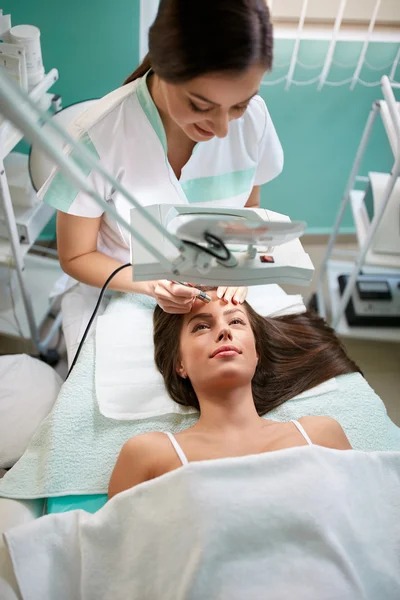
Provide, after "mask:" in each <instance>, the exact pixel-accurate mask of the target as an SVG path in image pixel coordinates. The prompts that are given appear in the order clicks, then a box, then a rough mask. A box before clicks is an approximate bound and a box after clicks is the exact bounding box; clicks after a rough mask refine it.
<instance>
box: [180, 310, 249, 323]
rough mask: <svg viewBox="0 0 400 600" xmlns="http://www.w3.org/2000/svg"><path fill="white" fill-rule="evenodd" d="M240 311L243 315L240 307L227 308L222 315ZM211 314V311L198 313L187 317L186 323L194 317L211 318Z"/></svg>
mask: <svg viewBox="0 0 400 600" xmlns="http://www.w3.org/2000/svg"><path fill="white" fill-rule="evenodd" d="M236 312H240V313H242V314H243V315H244V314H245V313H244V312H243V310H241V309H240V308H229V309H228V310H224V316H227V315H232V314H233V313H236ZM212 317H213V315H212V314H211V313H198V314H197V315H194V316H193V317H191V318H190V319H189V321H188V322H187V325H188V326H189V325H190V323H191V322H192V321H194V320H195V319H212Z"/></svg>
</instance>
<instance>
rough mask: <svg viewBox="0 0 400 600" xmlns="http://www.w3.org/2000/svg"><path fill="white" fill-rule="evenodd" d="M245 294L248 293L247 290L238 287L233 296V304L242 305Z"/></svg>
mask: <svg viewBox="0 0 400 600" xmlns="http://www.w3.org/2000/svg"><path fill="white" fill-rule="evenodd" d="M247 292H248V288H247V287H239V288H237V289H236V292H235V295H234V296H233V300H232V302H233V303H234V304H243V302H244V301H245V300H246V298H247Z"/></svg>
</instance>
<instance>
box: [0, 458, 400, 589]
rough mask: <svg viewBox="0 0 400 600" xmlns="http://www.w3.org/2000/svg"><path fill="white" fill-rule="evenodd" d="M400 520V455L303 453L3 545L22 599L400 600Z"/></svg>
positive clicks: (63, 521)
mask: <svg viewBox="0 0 400 600" xmlns="http://www.w3.org/2000/svg"><path fill="white" fill-rule="evenodd" d="M399 512H400V453H389V452H385V453H383V452H374V453H370V454H368V453H363V452H357V451H351V450H350V451H339V450H331V449H327V448H321V447H317V446H307V447H300V448H290V449H287V450H281V451H276V452H270V453H266V454H262V455H258V456H246V457H241V458H229V459H219V460H212V461H203V462H197V463H190V464H189V465H188V466H185V467H182V468H180V469H178V470H176V471H173V472H171V473H167V474H166V475H164V476H162V477H159V478H157V479H155V480H152V481H150V482H146V483H144V484H141V485H139V486H137V487H136V488H133V489H131V490H128V491H126V492H124V493H122V494H119V495H118V496H116V497H115V498H113V500H112V501H110V502H109V503H108V504H107V505H106V506H105V507H104V508H102V509H101V510H100V511H99V512H98V513H96V514H95V515H89V514H88V513H85V512H84V511H73V512H70V513H64V514H62V515H50V516H47V517H43V518H41V519H38V520H37V521H35V522H33V523H30V524H28V525H26V526H23V527H19V528H17V529H14V530H11V531H9V532H7V533H6V535H5V538H6V543H7V545H8V548H9V552H10V555H11V559H12V563H13V567H14V572H15V575H16V578H17V581H18V584H19V588H20V590H21V594H22V597H23V600H42V599H43V598H57V600H70V599H71V598H96V600H102V599H107V600H108V599H109V598H112V599H113V600H125V599H126V598H151V599H152V600H158V599H160V600H204V599H205V598H221V599H228V598H229V600H243V598H251V600H261V599H264V598H267V597H268V598H273V599H274V600H287V599H288V598H296V599H298V600H333V599H335V600H336V599H339V598H340V600H355V599H356V598H357V599H358V598H360V599H361V598H362V599H363V600H377V599H378V598H379V600H398V598H399V597H400V553H399V548H400V518H399ZM110 548H112V551H110Z"/></svg>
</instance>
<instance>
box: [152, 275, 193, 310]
mask: <svg viewBox="0 0 400 600" xmlns="http://www.w3.org/2000/svg"><path fill="white" fill-rule="evenodd" d="M193 289H194V288H186V287H185V286H183V285H179V284H176V283H173V282H171V281H167V280H161V281H158V282H157V285H156V287H155V289H154V293H155V296H156V298H157V301H158V300H160V299H162V300H163V301H167V302H172V303H174V302H175V303H176V304H182V303H189V302H190V301H191V300H192V299H193V298H195V297H196V293H195V292H193ZM182 290H183V291H182ZM197 293H198V292H197Z"/></svg>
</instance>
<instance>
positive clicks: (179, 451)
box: [164, 431, 189, 466]
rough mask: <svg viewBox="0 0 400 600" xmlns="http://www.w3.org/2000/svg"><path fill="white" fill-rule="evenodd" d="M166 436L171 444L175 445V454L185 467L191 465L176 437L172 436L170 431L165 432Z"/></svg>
mask: <svg viewBox="0 0 400 600" xmlns="http://www.w3.org/2000/svg"><path fill="white" fill-rule="evenodd" d="M164 433H165V435H167V436H168V437H169V439H170V441H171V444H172V445H173V447H174V449H175V452H176V453H177V455H178V456H179V459H180V461H181V463H182V465H183V466H185V465H187V464H188V463H189V461H188V459H187V458H186V455H185V453H184V451H183V450H182V448H181V447H180V445H179V444H178V442H177V441H176V439H175V436H173V435H172V433H169V432H168V431H165V432H164Z"/></svg>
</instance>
